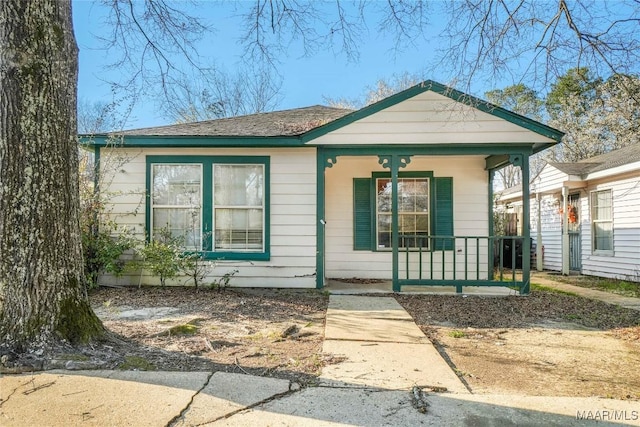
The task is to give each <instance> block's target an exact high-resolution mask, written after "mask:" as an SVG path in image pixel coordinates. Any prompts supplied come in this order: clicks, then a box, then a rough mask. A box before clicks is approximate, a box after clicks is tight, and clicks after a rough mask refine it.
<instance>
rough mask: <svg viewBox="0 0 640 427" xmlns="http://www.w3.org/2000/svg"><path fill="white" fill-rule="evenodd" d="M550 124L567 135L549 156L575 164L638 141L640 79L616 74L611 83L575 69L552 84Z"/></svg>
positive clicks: (548, 97)
mask: <svg viewBox="0 0 640 427" xmlns="http://www.w3.org/2000/svg"><path fill="white" fill-rule="evenodd" d="M546 108H547V112H548V115H549V124H550V125H551V126H554V127H557V128H558V129H562V130H563V131H564V132H565V133H566V134H565V137H564V138H563V140H562V145H561V146H560V147H557V148H556V149H554V150H552V151H551V152H550V153H549V155H548V157H549V158H550V159H551V160H554V161H563V162H575V161H578V160H583V159H588V158H590V157H593V156H597V155H599V154H603V153H606V152H608V151H611V150H614V149H617V148H621V147H624V146H626V145H628V144H633V143H637V142H638V136H637V129H639V128H640V80H639V79H638V77H636V76H628V75H624V74H618V75H613V76H612V77H610V78H609V79H607V80H603V79H602V78H601V77H598V76H595V75H594V73H593V72H592V71H591V70H589V69H588V68H586V67H581V68H573V69H571V70H569V71H568V72H567V73H566V74H565V75H563V76H561V77H560V78H558V80H557V81H556V82H555V83H554V84H552V85H551V91H550V92H549V94H548V96H547V99H546Z"/></svg>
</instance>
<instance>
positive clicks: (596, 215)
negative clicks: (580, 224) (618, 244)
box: [591, 190, 613, 252]
mask: <svg viewBox="0 0 640 427" xmlns="http://www.w3.org/2000/svg"><path fill="white" fill-rule="evenodd" d="M591 209H592V211H591V212H592V213H591V218H592V224H593V250H594V252H613V198H612V192H611V190H603V191H594V192H593V193H591Z"/></svg>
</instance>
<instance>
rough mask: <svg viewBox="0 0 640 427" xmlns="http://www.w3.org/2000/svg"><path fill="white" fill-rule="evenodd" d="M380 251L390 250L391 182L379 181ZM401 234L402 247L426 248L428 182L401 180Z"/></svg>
mask: <svg viewBox="0 0 640 427" xmlns="http://www.w3.org/2000/svg"><path fill="white" fill-rule="evenodd" d="M376 191H377V193H376V206H377V214H378V221H377V226H378V229H377V231H378V233H377V234H378V247H380V248H390V247H391V215H390V212H391V207H392V206H391V205H392V204H391V180H390V179H388V178H384V179H377V180H376ZM398 211H399V212H398V231H399V234H400V247H416V246H423V247H426V246H427V239H424V238H417V237H416V236H418V235H420V236H428V234H429V229H430V228H429V215H428V212H429V179H428V178H399V179H398Z"/></svg>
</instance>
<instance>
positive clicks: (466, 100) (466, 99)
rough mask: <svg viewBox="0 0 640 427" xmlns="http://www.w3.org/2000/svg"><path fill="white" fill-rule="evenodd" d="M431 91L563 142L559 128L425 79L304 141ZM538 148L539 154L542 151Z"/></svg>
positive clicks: (306, 136) (316, 131)
mask: <svg viewBox="0 0 640 427" xmlns="http://www.w3.org/2000/svg"><path fill="white" fill-rule="evenodd" d="M429 91H430V92H433V93H436V94H439V95H442V96H443V97H446V98H448V99H450V100H453V101H455V102H456V103H459V104H460V105H461V106H463V107H468V108H470V109H475V110H478V111H481V112H483V113H487V114H489V115H491V116H494V117H496V118H499V119H502V120H505V121H507V122H509V123H512V124H514V125H517V126H519V127H521V128H524V129H527V130H529V131H532V132H534V133H536V134H538V135H540V136H542V137H544V138H545V139H548V140H550V142H551V144H553V141H555V142H559V141H560V140H561V139H562V136H563V135H564V133H563V132H561V131H559V130H557V129H554V128H551V127H549V126H547V125H544V124H542V123H539V122H537V121H535V120H532V119H529V118H527V117H524V116H521V115H519V114H516V113H513V112H511V111H508V110H505V109H504V108H501V107H498V106H496V105H494V104H491V103H489V102H486V101H483V100H481V99H479V98H476V97H473V96H471V95H468V94H465V93H463V92H460V91H458V90H455V89H453V88H450V87H448V86H445V85H443V84H440V83H437V82H435V81H432V80H426V81H424V82H422V83H420V84H418V85H415V86H413V87H411V88H409V89H407V90H404V91H402V92H399V93H396V94H395V95H392V96H390V97H388V98H385V99H383V100H381V101H378V102H376V103H374V104H371V105H368V106H366V107H364V108H362V109H360V110H357V111H354V112H351V113H349V114H347V115H345V116H343V117H341V118H338V119H336V120H334V121H332V122H330V123H327V124H325V125H323V126H320V127H317V128H315V129H311V130H310V131H308V132H306V133H305V134H303V135H302V140H303V142H305V143H309V142H311V141H313V140H316V139H318V138H320V137H322V136H324V135H326V134H328V133H330V132H334V131H338V130H340V129H341V128H344V127H346V126H348V125H350V124H353V123H355V122H358V121H362V120H365V119H367V118H368V117H371V116H372V115H374V114H376V113H379V112H381V111H383V110H388V109H392V108H393V107H394V106H397V105H398V104H400V103H402V102H404V101H407V100H409V99H411V98H414V97H416V96H418V95H420V94H423V93H425V92H429ZM548 145H549V144H546V145H545V147H540V148H539V149H543V148H546V146H548ZM539 149H538V150H536V151H539Z"/></svg>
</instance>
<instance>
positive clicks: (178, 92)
mask: <svg viewBox="0 0 640 427" xmlns="http://www.w3.org/2000/svg"><path fill="white" fill-rule="evenodd" d="M206 74H207V75H206V79H204V80H202V79H189V80H183V81H182V82H181V83H180V84H175V85H173V86H172V87H171V88H170V89H169V90H170V92H171V96H170V100H171V101H170V102H163V108H164V112H165V115H166V116H167V117H168V118H169V119H171V120H173V121H174V122H176V123H189V122H197V121H202V120H210V119H219V118H223V117H234V116H241V115H245V114H253V113H263V112H267V111H273V110H274V109H275V108H276V107H277V105H278V98H279V93H280V87H281V78H279V77H277V76H276V75H275V73H274V72H273V69H271V68H262V69H256V68H244V69H240V70H239V71H237V72H236V73H235V74H231V73H227V72H224V71H220V70H219V69H216V68H213V69H211V70H210V71H207V73H206Z"/></svg>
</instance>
